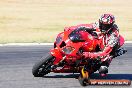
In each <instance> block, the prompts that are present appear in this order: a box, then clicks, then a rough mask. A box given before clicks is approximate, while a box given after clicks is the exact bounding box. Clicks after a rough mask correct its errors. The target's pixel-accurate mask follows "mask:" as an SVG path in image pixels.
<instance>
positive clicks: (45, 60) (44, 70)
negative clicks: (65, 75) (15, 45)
mask: <svg viewBox="0 0 132 88" xmlns="http://www.w3.org/2000/svg"><path fill="white" fill-rule="evenodd" d="M53 61H54V57H53V56H52V55H50V54H49V55H48V56H47V57H42V58H41V60H40V61H38V62H37V63H36V64H35V65H34V66H33V68H32V74H33V75H34V77H43V76H44V75H46V74H48V73H50V71H51V69H52V68H51V66H52V65H53Z"/></svg>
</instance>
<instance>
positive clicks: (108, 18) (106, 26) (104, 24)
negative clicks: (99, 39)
mask: <svg viewBox="0 0 132 88" xmlns="http://www.w3.org/2000/svg"><path fill="white" fill-rule="evenodd" d="M114 23H115V17H114V16H113V15H112V14H103V15H102V16H101V17H100V19H99V28H100V31H101V32H102V33H107V32H108V31H109V30H110V29H111V27H112V26H113V24H114Z"/></svg>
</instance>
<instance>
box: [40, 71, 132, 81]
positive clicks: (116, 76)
mask: <svg viewBox="0 0 132 88" xmlns="http://www.w3.org/2000/svg"><path fill="white" fill-rule="evenodd" d="M78 77H79V74H69V75H54V76H44V77H43V78H78ZM91 79H128V80H132V74H108V75H107V76H105V77H101V76H100V75H99V74H98V73H95V74H92V75H91Z"/></svg>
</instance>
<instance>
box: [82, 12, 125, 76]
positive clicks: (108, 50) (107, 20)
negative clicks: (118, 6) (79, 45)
mask: <svg viewBox="0 0 132 88" xmlns="http://www.w3.org/2000/svg"><path fill="white" fill-rule="evenodd" d="M92 25H93V26H92V28H91V29H95V30H96V33H97V36H98V39H99V46H100V47H99V48H100V51H99V52H84V53H83V55H84V57H85V58H100V59H101V61H102V64H101V66H100V68H99V73H100V74H101V76H105V75H106V73H108V67H109V65H110V63H111V61H112V59H113V58H114V57H116V56H119V55H122V54H124V53H125V52H126V50H124V49H119V48H120V46H122V45H123V43H124V39H122V38H121V37H120V35H119V29H118V27H117V25H116V24H115V17H114V16H113V15H112V14H103V15H102V16H101V17H100V19H99V23H95V24H92ZM84 29H85V28H84ZM121 39H122V41H123V42H122V43H121V42H120V40H121Z"/></svg>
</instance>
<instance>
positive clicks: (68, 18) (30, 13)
mask: <svg viewBox="0 0 132 88" xmlns="http://www.w3.org/2000/svg"><path fill="white" fill-rule="evenodd" d="M103 13H111V14H113V15H115V17H116V24H117V25H118V26H119V29H120V34H122V35H123V36H124V37H125V40H132V0H0V43H2V44H4V43H44V42H54V40H55V37H56V35H57V34H58V33H59V32H61V31H63V30H64V27H67V26H74V25H78V24H82V23H93V22H96V21H98V19H99V17H100V16H101V15H102V14H103Z"/></svg>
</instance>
